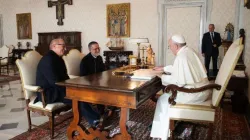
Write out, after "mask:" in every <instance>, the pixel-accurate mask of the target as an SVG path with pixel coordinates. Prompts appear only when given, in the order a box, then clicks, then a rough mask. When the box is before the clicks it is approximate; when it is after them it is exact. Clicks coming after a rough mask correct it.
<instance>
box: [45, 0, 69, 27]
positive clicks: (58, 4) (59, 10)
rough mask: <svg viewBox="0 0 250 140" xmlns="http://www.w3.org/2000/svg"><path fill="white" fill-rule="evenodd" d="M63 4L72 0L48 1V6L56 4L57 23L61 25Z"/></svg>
mask: <svg viewBox="0 0 250 140" xmlns="http://www.w3.org/2000/svg"><path fill="white" fill-rule="evenodd" d="M65 4H68V5H72V0H57V1H51V0H49V1H48V7H52V6H56V19H58V22H57V25H63V19H64V5H65Z"/></svg>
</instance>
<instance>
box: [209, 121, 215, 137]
mask: <svg viewBox="0 0 250 140" xmlns="http://www.w3.org/2000/svg"><path fill="white" fill-rule="evenodd" d="M213 126H214V125H213V123H209V130H208V140H212V136H213Z"/></svg>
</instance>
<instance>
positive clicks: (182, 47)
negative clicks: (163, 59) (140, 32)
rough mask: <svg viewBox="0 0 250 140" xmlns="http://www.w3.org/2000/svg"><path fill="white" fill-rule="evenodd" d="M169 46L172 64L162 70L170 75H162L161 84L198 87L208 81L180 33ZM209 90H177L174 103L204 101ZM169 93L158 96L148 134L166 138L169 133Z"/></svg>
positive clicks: (170, 40)
mask: <svg viewBox="0 0 250 140" xmlns="http://www.w3.org/2000/svg"><path fill="white" fill-rule="evenodd" d="M168 44H169V47H170V49H171V51H172V52H173V54H174V55H175V56H176V58H175V60H174V64H173V65H170V66H166V67H164V72H166V73H171V75H162V84H163V85H165V86H167V85H169V84H175V85H178V86H179V87H185V88H198V87H201V86H204V85H206V84H208V83H209V81H208V79H207V74H206V70H205V67H204V65H203V64H202V63H201V61H200V59H199V57H198V56H197V54H196V52H195V51H194V50H193V49H191V48H189V47H187V46H186V41H185V39H184V37H183V36H181V35H174V36H172V37H171V38H170V39H169V41H168ZM209 94H210V91H209V90H207V91H203V92H199V93H182V92H178V94H177V97H176V100H175V101H176V103H179V104H180V103H182V104H184V103H185V104H192V103H199V102H204V101H206V100H207V99H208V97H209ZM169 97H170V94H163V95H161V96H160V97H159V99H158V101H157V105H156V110H155V115H154V120H153V125H152V130H151V134H150V136H151V137H153V138H161V139H162V140H166V139H167V138H168V133H169V117H168V108H169V106H170V104H169V103H168V98H169Z"/></svg>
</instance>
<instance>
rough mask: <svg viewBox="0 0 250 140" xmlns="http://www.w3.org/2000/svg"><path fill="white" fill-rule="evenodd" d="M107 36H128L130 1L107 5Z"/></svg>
mask: <svg viewBox="0 0 250 140" xmlns="http://www.w3.org/2000/svg"><path fill="white" fill-rule="evenodd" d="M107 37H130V3H121V4H108V5H107Z"/></svg>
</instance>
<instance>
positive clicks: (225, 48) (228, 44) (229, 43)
mask: <svg viewBox="0 0 250 140" xmlns="http://www.w3.org/2000/svg"><path fill="white" fill-rule="evenodd" d="M232 43H233V42H232V41H226V40H223V41H222V47H223V48H224V55H225V54H226V52H227V50H228V48H229V47H230V46H231V44H232Z"/></svg>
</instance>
